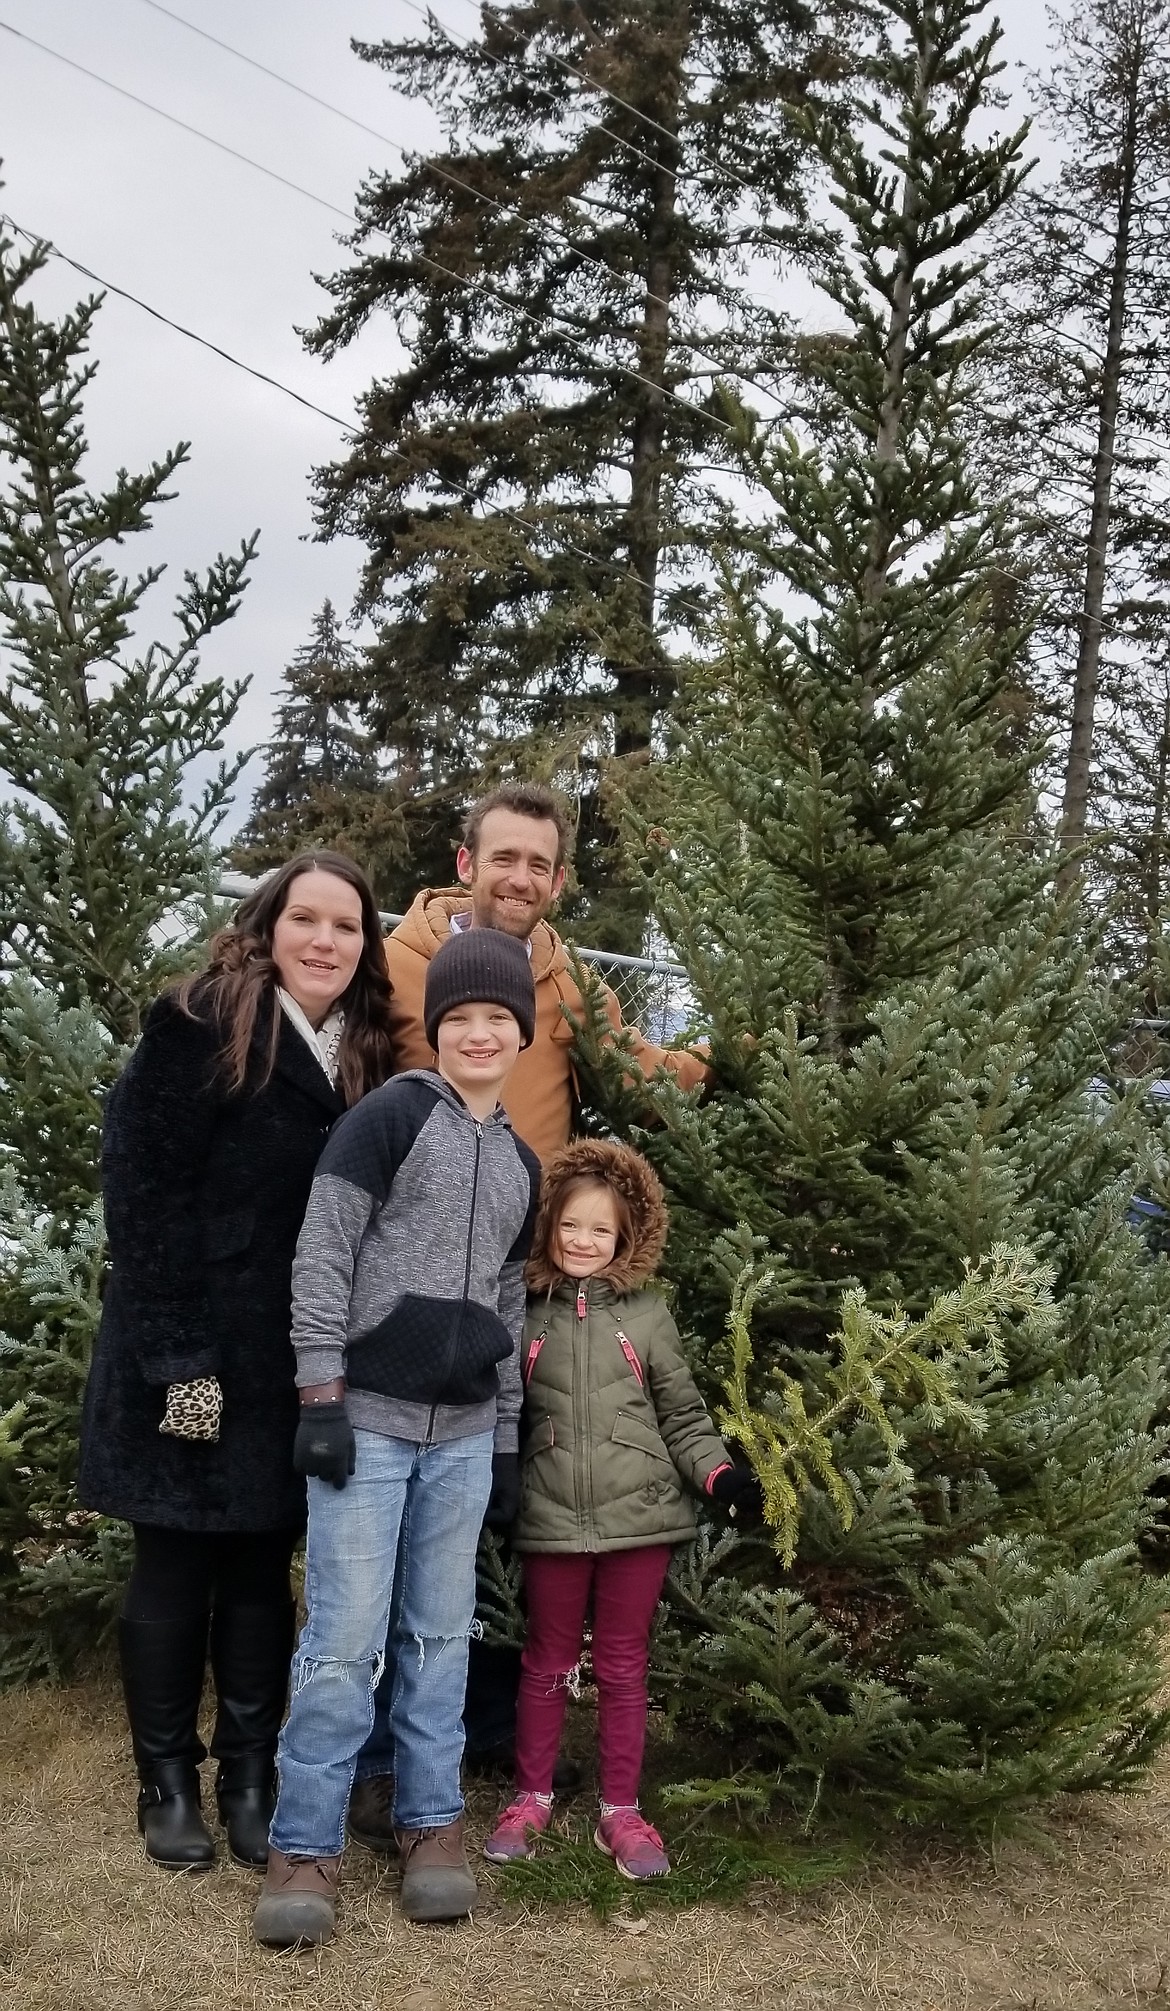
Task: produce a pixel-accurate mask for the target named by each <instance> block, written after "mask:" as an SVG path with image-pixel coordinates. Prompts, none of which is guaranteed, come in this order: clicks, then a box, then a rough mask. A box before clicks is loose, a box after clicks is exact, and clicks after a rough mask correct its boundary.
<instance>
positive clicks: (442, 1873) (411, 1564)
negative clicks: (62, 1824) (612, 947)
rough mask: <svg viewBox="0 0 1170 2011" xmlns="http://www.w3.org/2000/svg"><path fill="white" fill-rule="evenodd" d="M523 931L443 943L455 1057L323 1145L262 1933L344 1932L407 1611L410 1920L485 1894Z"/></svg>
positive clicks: (404, 1709)
mask: <svg viewBox="0 0 1170 2011" xmlns="http://www.w3.org/2000/svg"><path fill="white" fill-rule="evenodd" d="M535 1014H536V1005H535V994H534V990H533V982H532V974H531V970H530V967H529V962H528V957H527V954H526V949H525V945H524V944H523V943H521V942H519V941H517V940H515V939H514V938H512V937H510V936H506V935H504V934H503V933H502V932H501V931H498V930H495V929H473V930H468V931H466V932H465V933H464V934H461V935H453V936H452V937H451V940H450V942H449V943H445V944H444V945H443V947H442V948H441V949H440V950H439V951H438V953H437V954H436V955H435V957H434V958H433V959H432V961H431V964H430V966H429V969H428V974H427V981H426V994H425V1021H426V1029H427V1037H428V1039H429V1040H430V1042H431V1045H432V1046H433V1047H434V1048H435V1049H436V1050H437V1054H438V1070H437V1073H432V1072H431V1071H429V1070H418V1069H416V1070H412V1071H410V1072H409V1073H408V1074H405V1075H399V1076H395V1077H394V1078H393V1079H392V1080H391V1081H390V1082H388V1083H386V1084H385V1085H384V1086H383V1087H382V1088H381V1089H377V1090H374V1091H373V1092H372V1093H371V1094H370V1095H369V1096H367V1097H366V1098H365V1099H364V1100H363V1101H362V1102H361V1103H360V1104H358V1105H357V1106H356V1108H355V1109H353V1110H351V1111H350V1112H348V1113H347V1115H346V1116H345V1117H344V1118H343V1119H342V1120H341V1122H340V1123H339V1124H338V1125H337V1126H336V1128H335V1130H334V1131H333V1133H332V1135H331V1137H330V1139H329V1143H328V1144H327V1146H326V1148H325V1151H324V1152H323V1154H322V1156H321V1159H320V1160H319V1162H318V1166H317V1173H316V1177H315V1180H314V1183H313V1190H312V1194H311V1197H310V1200H309V1207H308V1212H307V1214H306V1216H305V1223H304V1228H303V1229H302V1231H301V1237H300V1241H299V1243H298V1246H297V1256H296V1262H295V1264H294V1267H293V1316H292V1341H293V1347H294V1348H295V1349H296V1355H297V1383H298V1386H299V1389H300V1396H301V1422H300V1426H299V1429H298V1434H297V1441H296V1449H295V1452H294V1463H295V1464H296V1466H297V1468H298V1471H299V1472H301V1473H303V1474H305V1475H306V1476H307V1477H308V1489H309V1535H308V1548H307V1552H306V1559H305V1592H306V1599H307V1603H308V1619H307V1621H306V1624H305V1627H304V1629H303V1631H302V1634H301V1639H300V1644H299V1646H298V1649H297V1652H296V1655H295V1657H294V1659H293V1671H292V1693H293V1694H292V1706H291V1709H290V1713H289V1718H288V1723H287V1724H286V1726H285V1728H284V1731H283V1733H282V1734H281V1740H280V1749H279V1753H278V1767H279V1773H280V1794H279V1797H278V1800H277V1804H276V1813H275V1815H274V1816H273V1820H272V1830H271V1837H270V1848H269V1859H268V1872H267V1876H266V1878H265V1882H264V1890H263V1892H262V1894H261V1897H260V1901H259V1904H258V1905H257V1908H256V1917H255V1922H254V1929H255V1934H256V1938H257V1940H259V1941H262V1942H265V1943H267V1944H269V1945H271V1946H275V1947H291V1946H295V1945H298V1944H304V1943H315V1942H320V1941H324V1940H327V1939H328V1937H329V1935H330V1934H331V1933H332V1931H333V1924H334V1918H335V1911H336V1892H337V1879H338V1873H339V1870H340V1865H341V1855H342V1850H343V1847H344V1840H345V1815H346V1808H347V1805H348V1802H349V1796H350V1792H351V1789H352V1786H353V1777H354V1765H355V1762H356V1759H357V1755H358V1752H359V1751H360V1749H361V1746H362V1744H363V1742H364V1741H365V1739H366V1737H367V1734H368V1733H369V1730H370V1726H371V1723H372V1721H373V1697H374V1690H375V1687H376V1684H377V1682H378V1678H379V1676H380V1674H381V1665H382V1659H383V1651H384V1648H385V1644H386V1638H387V1629H388V1627H389V1630H390V1634H391V1638H392V1640H393V1642H394V1645H395V1649H396V1655H397V1675H396V1679H395V1687H394V1695H393V1700H392V1704H391V1714H390V1715H391V1725H392V1729H393V1732H394V1740H395V1802H394V1823H395V1829H396V1834H397V1836H398V1842H399V1850H400V1854H401V1860H402V1869H403V1883H402V1908H403V1911H404V1913H405V1914H406V1915H407V1917H408V1918H409V1919H412V1920H449V1919H454V1918H457V1917H459V1916H461V1915H463V1914H467V1913H470V1911H471V1909H472V1907H473V1906H474V1905H475V1901H476V1886H475V1880H474V1878H473V1877H472V1874H471V1870H470V1867H469V1865H468V1862H467V1854H466V1850H465V1847H464V1842H463V1798H462V1794H461V1792H460V1785H459V1764H460V1760H461V1757H462V1751H463V1725H462V1713H463V1697H464V1689H465V1686H466V1679H467V1641H468V1634H469V1631H470V1628H471V1623H472V1618H473V1615H474V1611H475V1553H476V1546H477V1542H478V1537H479V1531H480V1527H481V1525H482V1523H483V1520H484V1516H485V1512H486V1513H487V1515H488V1518H489V1520H497V1521H499V1522H500V1523H506V1522H508V1521H510V1520H511V1518H512V1515H513V1514H514V1513H515V1509H516V1504H517V1498H518V1494H519V1477H518V1458H517V1429H518V1420H519V1414H520V1401H521V1393H520V1373H519V1347H520V1335H521V1328H522V1324H523V1317H524V1280H523V1265H524V1260H525V1258H526V1256H527V1255H528V1250H529V1245H530V1242H531V1236H532V1226H533V1221H534V1219H535V1211H536V1200H537V1193H538V1189H539V1183H540V1167H539V1162H538V1161H537V1159H536V1157H535V1155H534V1154H533V1153H532V1152H531V1151H530V1150H529V1148H528V1147H527V1146H526V1145H525V1144H523V1142H522V1141H521V1140H520V1139H518V1138H517V1137H516V1136H515V1134H514V1133H513V1131H512V1128H511V1126H510V1124H509V1122H508V1119H507V1118H506V1116H505V1115H504V1113H503V1111H502V1110H501V1109H500V1108H499V1104H498V1097H499V1092H500V1089H501V1088H502V1086H503V1084H504V1082H506V1080H507V1078H508V1075H509V1073H510V1072H511V1069H512V1067H513V1065H514V1063H515V1060H516V1056H517V1054H518V1053H519V1051H520V1049H521V1047H522V1046H527V1045H529V1043H530V1042H531V1040H532V1035H533V1029H534V1024H535Z"/></svg>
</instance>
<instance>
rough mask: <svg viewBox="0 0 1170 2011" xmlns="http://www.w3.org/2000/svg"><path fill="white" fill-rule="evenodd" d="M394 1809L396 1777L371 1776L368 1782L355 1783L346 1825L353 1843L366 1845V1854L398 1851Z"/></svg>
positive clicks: (386, 1775)
mask: <svg viewBox="0 0 1170 2011" xmlns="http://www.w3.org/2000/svg"><path fill="white" fill-rule="evenodd" d="M393 1807H394V1776H393V1774H371V1775H370V1778H369V1779H368V1780H365V1781H355V1782H354V1784H353V1793H352V1794H351V1796H350V1798H349V1814H348V1816H347V1817H346V1825H345V1826H346V1828H347V1829H348V1831H349V1833H350V1836H351V1837H352V1838H353V1840H354V1842H355V1843H363V1844H364V1845H365V1847H366V1849H367V1850H387V1851H395V1850H397V1849H398V1832H397V1830H396V1829H395V1827H394V1822H393V1817H392V1814H391V1811H392V1810H393Z"/></svg>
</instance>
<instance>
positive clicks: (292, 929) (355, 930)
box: [272, 868, 364, 1026]
mask: <svg viewBox="0 0 1170 2011" xmlns="http://www.w3.org/2000/svg"><path fill="white" fill-rule="evenodd" d="M363 947H364V938H363V935H362V903H361V896H360V894H359V893H358V890H357V888H356V887H351V886H350V884H349V882H348V880H339V879H338V877H337V875H336V873H322V872H318V871H317V869H316V868H313V870H312V871H311V872H308V873H298V875H297V877H296V879H295V880H293V881H292V882H291V883H290V886H289V890H288V900H287V901H286V902H285V905H284V907H283V908H282V909H281V911H280V914H279V915H278V916H277V920H276V926H275V928H274V929H273V931H272V961H273V963H274V964H275V965H276V968H277V971H278V973H279V975H280V982H281V984H282V985H283V986H284V988H285V991H286V992H290V993H291V994H292V996H293V998H294V999H295V1000H296V1002H297V1004H298V1005H299V1006H300V1008H301V1010H302V1012H303V1013H304V1014H305V1015H306V1017H307V1018H308V1019H309V1020H310V1021H311V1022H312V1024H313V1025H314V1026H320V1024H321V1021H322V1020H323V1019H326V1018H327V1017H328V1014H329V1009H330V1007H331V1006H332V1005H333V1003H334V1001H335V1000H336V999H339V998H340V997H341V994H342V992H344V991H347V990H348V989H349V986H350V983H351V982H352V979H353V975H354V972H355V971H356V970H357V967H358V964H359V962H360V960H361V954H362V949H363Z"/></svg>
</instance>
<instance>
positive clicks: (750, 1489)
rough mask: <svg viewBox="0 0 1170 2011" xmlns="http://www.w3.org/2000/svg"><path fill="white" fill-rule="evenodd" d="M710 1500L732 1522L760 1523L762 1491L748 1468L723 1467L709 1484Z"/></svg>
mask: <svg viewBox="0 0 1170 2011" xmlns="http://www.w3.org/2000/svg"><path fill="white" fill-rule="evenodd" d="M711 1500H712V1501H713V1502H715V1503H716V1505H717V1506H718V1507H719V1508H725V1509H726V1510H727V1513H728V1515H729V1516H730V1517H731V1519H732V1521H733V1522H762V1521H763V1519H764V1490H763V1488H762V1487H761V1486H760V1483H759V1479H758V1477H757V1475H756V1474H755V1473H754V1472H753V1470H752V1468H751V1467H750V1466H725V1467H724V1469H723V1472H722V1473H717V1474H716V1475H715V1478H714V1480H713V1481H712V1482H711Z"/></svg>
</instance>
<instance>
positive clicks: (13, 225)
mask: <svg viewBox="0 0 1170 2011" xmlns="http://www.w3.org/2000/svg"><path fill="white" fill-rule="evenodd" d="M0 25H2V24H0ZM0 224H6V225H7V226H8V228H9V229H10V230H13V231H15V232H16V233H17V235H18V236H19V237H22V238H24V239H25V241H26V242H27V243H28V244H31V245H34V246H37V247H39V248H40V249H41V250H43V251H45V252H46V253H48V254H49V256H50V257H52V258H58V259H60V260H61V262H62V264H63V265H69V266H72V268H73V270H74V271H75V272H80V273H81V274H82V275H83V276H84V277H85V278H86V279H91V280H92V281H93V283H94V285H95V286H100V287H101V288H102V289H103V291H104V292H106V293H115V294H117V296H118V298H119V299H120V300H126V301H129V302H130V304H131V306H133V307H140V308H141V309H142V312H143V313H144V314H149V315H150V316H151V317H152V319H153V320H155V321H161V322H162V323H163V324H164V325H165V326H166V327H167V328H172V329H174V331H175V333H176V334H177V335H184V336H186V337H187V339H188V341H190V342H197V343H198V344H199V346H200V348H202V349H210V350H211V351H212V353H213V354H214V355H216V356H219V357H221V358H222V360H223V361H224V362H225V363H230V364H231V365H232V366H233V368H234V369H236V370H242V371H244V372H245V374H246V375H247V376H249V377H255V378H258V379H259V381H260V382H261V383H262V384H268V385H270V386H271V387H272V389H273V390H274V391H283V392H284V394H285V396H286V397H287V398H295V399H296V402H297V404H298V405H305V406H307V407H308V409H309V411H310V412H317V413H319V414H320V416H321V418H323V419H329V420H332V422H333V424H334V425H335V426H337V427H339V428H340V430H341V431H342V432H343V433H348V434H351V435H352V434H353V432H354V430H355V429H354V422H353V420H352V419H341V418H339V417H338V415H337V413H336V412H327V411H326V410H325V407H324V406H323V405H314V404H313V402H312V400H311V399H308V398H302V396H301V394H300V392H299V391H294V390H292V389H291V387H290V386H289V385H287V384H282V383H281V382H280V380H279V378H277V377H270V376H269V375H268V374H267V372H266V371H263V370H255V369H253V367H252V365H251V364H250V363H244V362H242V361H241V359H240V358H239V357H238V356H233V355H232V353H231V351H230V350H229V349H223V348H221V347H220V345H219V343H218V342H212V341H210V340H209V338H208V337H207V336H206V335H199V334H197V333H196V331H195V330H194V329H193V328H187V327H185V326H184V324H183V323H182V322H181V321H175V320H173V319H172V318H171V316H170V315H169V314H164V313H163V312H162V311H161V309H160V308H157V307H152V306H151V305H150V302H149V301H146V300H141V299H139V297H138V295H137V294H136V293H129V292H128V291H127V290H126V288H125V287H123V286H115V285H114V284H113V282H112V280H108V279H103V278H102V277H101V274H100V273H97V272H94V271H93V270H92V268H91V267H90V266H88V265H82V263H81V261H80V260H79V259H76V258H70V257H69V255H68V253H67V252H64V251H62V250H61V249H60V247H59V246H58V245H55V244H54V243H53V242H52V240H51V239H50V238H46V237H40V236H38V234H37V233H36V232H35V231H31V230H28V229H26V227H25V226H24V225H23V224H20V223H18V222H17V221H16V218H15V217H11V216H7V215H5V214H4V213H2V212H0ZM394 459H395V460H396V461H400V462H402V463H403V464H404V466H405V468H406V469H407V470H408V471H411V472H417V471H416V470H414V469H413V467H412V463H411V459H410V456H409V454H403V453H401V452H400V451H395V452H394ZM446 486H447V487H448V488H449V489H452V490H453V491H454V493H455V494H456V496H457V497H458V498H459V500H460V502H462V503H463V505H464V507H465V508H466V509H467V511H468V513H469V515H471V516H472V517H473V518H474V517H475V508H476V504H477V501H478V500H479V499H477V497H476V496H475V495H474V494H473V492H472V491H471V490H470V489H464V488H461V487H460V485H459V484H458V483H457V482H452V481H450V480H447V481H446ZM480 509H481V511H482V509H483V505H482V503H480ZM491 509H492V514H491V516H490V517H487V516H484V515H482V514H481V515H480V517H479V518H477V519H476V521H477V522H480V523H494V522H495V521H497V520H498V519H500V518H502V519H504V520H505V521H506V522H508V523H511V524H515V525H516V527H517V528H518V529H519V530H521V531H523V533H524V537H525V541H526V542H525V553H524V556H525V557H526V558H529V559H531V560H533V561H534V562H535V563H537V564H539V565H544V564H545V563H546V561H545V560H544V559H543V558H542V557H541V555H540V554H539V553H538V552H536V551H534V550H533V549H532V547H531V538H532V533H533V531H534V529H535V526H534V525H533V524H532V523H530V522H529V520H528V519H527V518H526V517H522V516H520V515H519V514H518V512H517V511H515V510H512V509H509V508H508V506H507V504H505V503H496V504H493V505H492V506H491ZM419 514H421V512H420V513H419ZM558 550H559V551H562V552H571V553H572V555H573V557H574V558H578V559H582V560H584V562H585V563H586V564H587V565H588V566H590V567H592V569H593V570H594V571H595V572H605V573H610V574H612V575H613V576H614V577H615V578H616V579H620V580H625V581H626V582H628V584H630V585H631V586H635V587H637V588H638V589H639V590H643V589H644V587H645V582H644V581H643V580H642V579H641V578H640V577H639V575H638V574H637V573H635V572H631V570H630V568H629V567H628V566H620V565H617V564H616V563H615V562H614V561H613V560H612V559H604V558H602V557H601V556H600V555H599V554H598V553H596V552H587V551H585V550H584V548H583V547H582V546H580V545H575V544H573V543H572V542H571V540H569V539H568V538H559V539H558ZM678 598H679V599H680V600H681V601H682V603H683V604H684V605H686V606H688V607H690V608H691V610H692V611H693V612H695V613H702V612H704V610H703V608H702V606H701V603H700V602H699V601H697V600H695V599H693V598H692V597H691V596H690V595H688V594H683V595H681V596H678ZM588 632H589V634H590V635H592V637H593V639H594V641H595V642H597V643H598V644H599V646H600V647H601V649H602V651H603V652H604V651H605V643H604V640H603V638H602V637H601V636H600V635H599V634H598V633H597V630H596V629H592V628H590V629H589V630H588Z"/></svg>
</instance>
